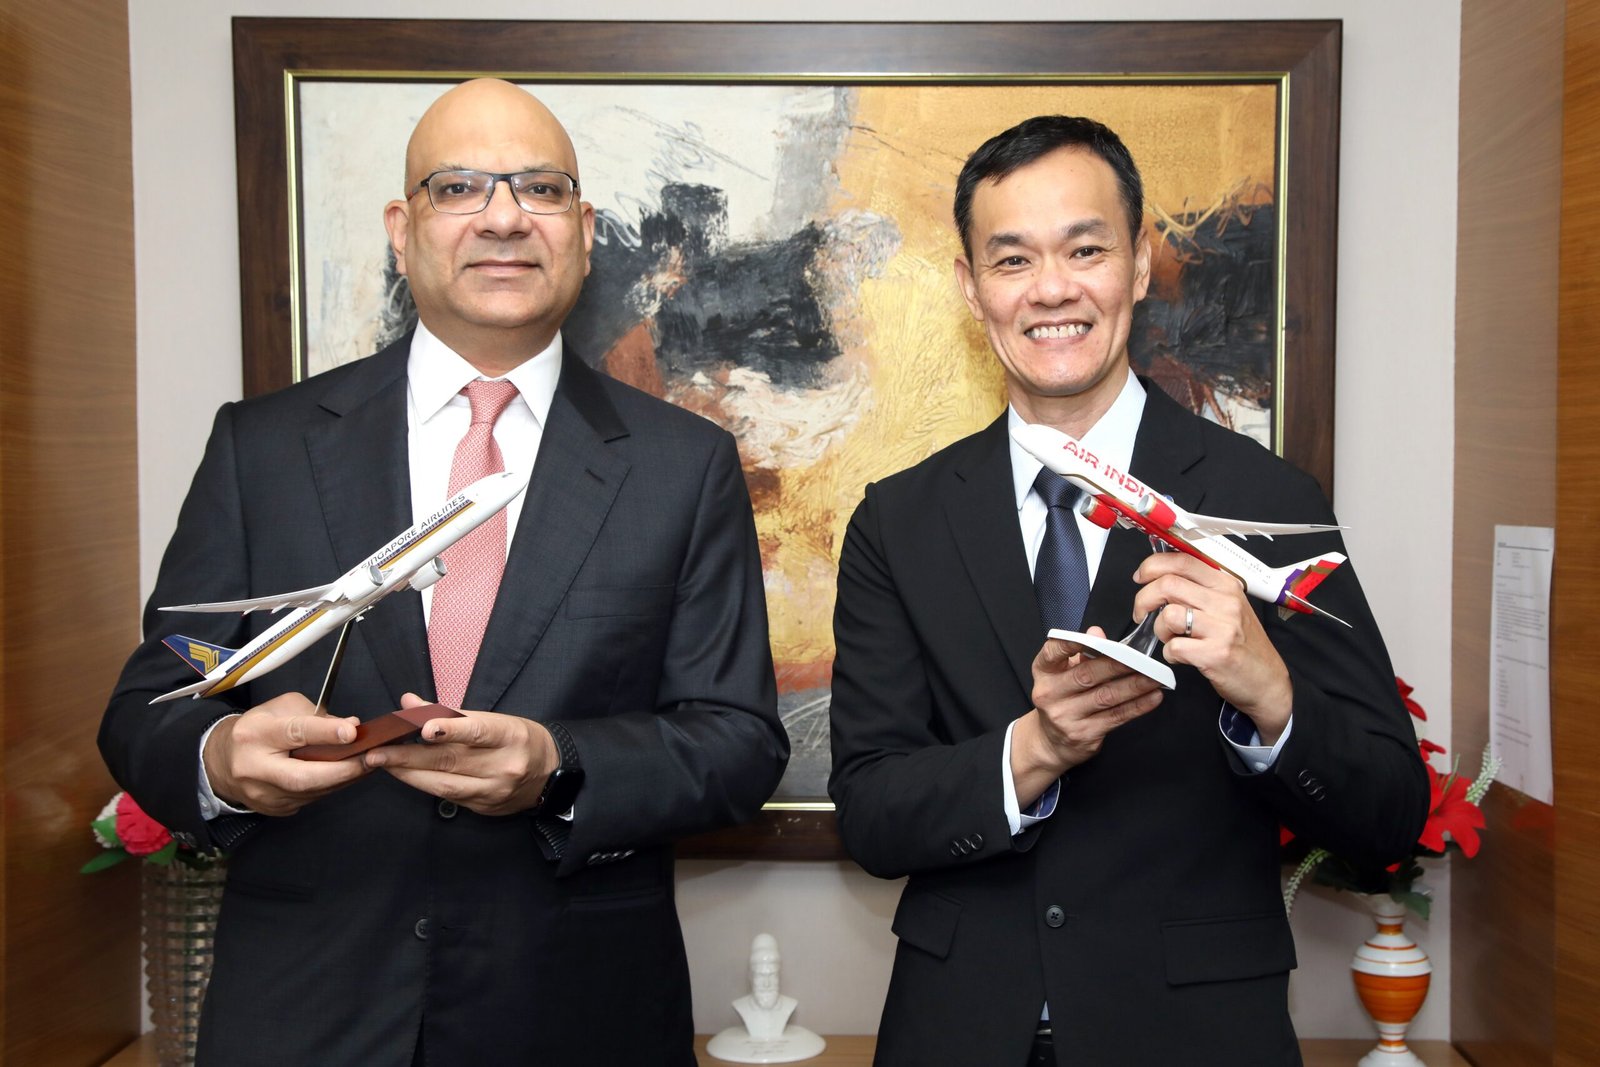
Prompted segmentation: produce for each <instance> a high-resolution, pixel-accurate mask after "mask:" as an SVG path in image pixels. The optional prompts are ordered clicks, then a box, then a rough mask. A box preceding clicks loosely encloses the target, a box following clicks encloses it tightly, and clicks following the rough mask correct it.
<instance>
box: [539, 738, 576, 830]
mask: <svg viewBox="0 0 1600 1067" xmlns="http://www.w3.org/2000/svg"><path fill="white" fill-rule="evenodd" d="M544 728H545V729H546V730H549V731H550V739H551V740H552V741H554V742H555V743H556V755H557V756H558V757H559V759H560V762H559V763H558V764H557V765H556V769H555V770H553V771H551V772H550V777H548V778H546V779H545V780H544V788H543V789H542V790H540V792H539V801H538V803H537V804H535V805H534V810H535V811H540V812H546V813H548V814H553V815H561V814H564V813H565V812H566V810H567V809H568V808H570V807H572V801H573V798H574V797H576V796H577V794H578V787H579V786H581V785H582V784H583V764H582V762H581V761H580V760H579V759H578V746H577V743H576V742H574V741H573V740H572V735H571V734H570V733H568V732H567V728H566V727H565V726H562V725H561V724H560V723H558V722H547V723H545V724H544ZM546 805H549V807H548V808H547V807H546Z"/></svg>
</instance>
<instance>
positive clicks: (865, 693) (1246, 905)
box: [830, 382, 1428, 1067]
mask: <svg viewBox="0 0 1600 1067" xmlns="http://www.w3.org/2000/svg"><path fill="white" fill-rule="evenodd" d="M1145 388H1146V390H1147V392H1148V394H1149V399H1148V400H1147V402H1146V407H1145V413H1144V418H1143V421H1142V422H1141V424H1140V427H1139V433H1138V438H1137V442H1136V446H1135V449H1134V453H1133V461H1132V463H1131V473H1132V474H1134V475H1135V476H1137V477H1138V478H1140V479H1141V480H1143V481H1145V482H1146V483H1147V484H1149V485H1152V486H1155V487H1156V488H1158V489H1160V490H1162V491H1163V492H1166V493H1169V494H1171V495H1172V496H1173V497H1174V499H1176V500H1177V502H1178V503H1179V504H1181V505H1183V506H1184V507H1186V508H1190V509H1203V510H1204V511H1205V512H1206V513H1207V514H1215V515H1225V516H1236V517H1239V518H1243V519H1256V520H1260V521H1272V520H1277V521H1284V522H1331V521H1332V515H1331V513H1330V511H1329V509H1328V506H1327V504H1326V502H1325V501H1324V499H1323V497H1322V494H1321V493H1320V491H1319V490H1318V489H1317V486H1316V484H1315V483H1314V482H1313V481H1312V480H1311V479H1310V478H1308V477H1307V476H1305V475H1304V474H1302V473H1300V472H1299V471H1297V470H1295V469H1293V468H1292V467H1290V466H1289V465H1288V464H1286V463H1284V462H1282V461H1281V460H1279V459H1277V458H1275V457H1273V456H1272V455H1271V454H1270V453H1269V452H1267V451H1266V450H1265V449H1262V448H1261V447H1259V446H1258V445H1256V444H1254V443H1253V442H1251V441H1249V440H1248V439H1246V438H1244V437H1242V436H1240V435H1237V434H1233V433H1229V432H1228V431H1226V430H1223V429H1221V428H1220V427H1217V426H1215V425H1212V424H1211V423H1208V422H1205V421H1203V420H1201V419H1199V418H1196V417H1195V416H1193V415H1190V414H1189V413H1188V412H1186V411H1183V410H1182V409H1181V408H1179V407H1178V406H1177V404H1175V403H1174V402H1173V401H1172V400H1170V399H1168V398H1167V396H1166V395H1165V394H1164V393H1162V391H1161V390H1160V388H1159V387H1156V386H1154V385H1152V384H1150V383H1148V382H1146V383H1145ZM1338 541H1339V539H1338V538H1337V537H1336V536H1334V535H1316V536H1298V537H1286V538H1281V539H1278V540H1277V541H1275V542H1267V541H1265V540H1261V539H1252V541H1251V549H1252V551H1254V552H1256V553H1257V554H1258V555H1259V556H1261V557H1262V558H1263V559H1266V560H1267V561H1268V562H1271V563H1273V564H1274V565H1281V564H1283V563H1289V562H1293V561H1295V560H1298V559H1302V558H1305V557H1307V556H1310V555H1312V554H1313V553H1316V552H1319V551H1328V550H1333V549H1337V548H1338V547H1340V546H1339V543H1338ZM1149 551H1150V549H1149V543H1148V540H1147V538H1146V537H1145V536H1144V535H1143V534H1140V533H1136V532H1133V531H1127V530H1120V529H1118V530H1113V531H1112V533H1111V535H1110V539H1109V540H1108V542H1107V544H1106V550H1105V555H1104V557H1103V559H1102V562H1101V564H1100V569H1099V572H1098V576H1097V580H1096V582H1095V584H1094V588H1093V591H1092V594H1091V597H1090V602H1089V607H1088V612H1087V622H1089V623H1098V624H1100V625H1101V626H1103V627H1104V628H1105V629H1106V630H1107V632H1109V633H1111V634H1112V635H1113V636H1121V634H1122V633H1123V632H1124V631H1125V630H1126V628H1127V627H1128V626H1129V625H1131V623H1130V613H1131V608H1132V600H1133V595H1134V593H1135V591H1136V586H1135V585H1134V583H1133V581H1132V575H1133V572H1134V570H1135V569H1136V568H1137V566H1138V564H1139V561H1140V560H1141V559H1142V558H1144V557H1145V556H1146V555H1148V554H1149ZM1314 599H1315V600H1316V601H1317V602H1318V603H1319V604H1320V605H1321V606H1324V607H1325V608H1326V609H1327V610H1330V611H1332V612H1333V613H1334V614H1336V615H1339V616H1340V617H1341V618H1344V619H1347V620H1348V621H1349V622H1350V623H1351V624H1352V627H1351V628H1346V627H1343V626H1340V625H1338V624H1337V623H1333V622H1330V621H1329V620H1326V619H1319V618H1311V617H1304V616H1297V617H1295V618H1293V619H1291V620H1289V621H1287V622H1284V621H1282V620H1280V619H1279V617H1278V613H1277V611H1276V609H1274V608H1271V607H1267V606H1261V607H1260V609H1259V614H1260V617H1261V618H1262V620H1263V622H1264V624H1265V626H1266V629H1267V632H1268V634H1269V635H1270V636H1271V638H1272V640H1273V642H1274V644H1275V645H1276V647H1277V648H1278V650H1279V651H1280V653H1281V654H1282V655H1283V658H1284V660H1285V661H1286V662H1287V664H1288V667H1289V671H1290V675H1291V677H1292V679H1293V683H1294V729H1293V732H1292V734H1291V737H1290V739H1289V741H1288V742H1287V743H1286V744H1285V746H1284V748H1283V750H1282V751H1281V753H1280V755H1279V758H1278V761H1277V763H1276V764H1275V765H1274V766H1273V767H1272V768H1271V770H1270V771H1268V772H1267V773H1265V774H1261V775H1253V774H1250V773H1248V772H1247V771H1246V769H1245V767H1244V766H1243V764H1242V763H1241V762H1240V761H1239V760H1238V758H1237V757H1236V756H1235V755H1234V754H1233V752H1232V750H1231V749H1230V748H1229V746H1228V744H1227V742H1226V741H1225V740H1224V739H1223V738H1222V737H1221V736H1220V734H1219V731H1218V728H1217V720H1218V713H1219V711H1220V706H1221V702H1220V700H1219V699H1218V697H1217V696H1216V694H1215V692H1214V691H1213V690H1212V689H1211V688H1210V686H1209V685H1207V684H1206V682H1205V680H1204V679H1203V678H1202V677H1201V675H1200V674H1199V673H1198V672H1197V671H1195V670H1193V669H1191V668H1184V667H1179V668H1177V680H1178V688H1177V691H1176V692H1174V693H1170V694H1168V695H1167V697H1166V699H1165V701H1164V703H1163V704H1162V706H1161V707H1159V708H1158V709H1156V710H1155V711H1154V712H1152V713H1150V714H1148V715H1146V716H1145V717H1143V718H1141V719H1138V720H1135V721H1134V722H1132V723H1129V724H1128V725H1125V726H1123V727H1122V728H1120V729H1118V730H1116V731H1114V732H1113V733H1112V734H1111V735H1110V736H1109V737H1108V738H1107V739H1106V742H1105V744H1104V746H1103V748H1102V749H1101V751H1100V753H1099V754H1098V755H1097V756H1096V757H1095V758H1094V759H1092V760H1090V761H1089V762H1087V763H1085V764H1083V765H1082V766H1079V767H1077V768H1075V769H1074V770H1073V771H1072V772H1071V773H1070V774H1069V775H1068V776H1067V778H1066V780H1065V781H1064V783H1063V785H1062V791H1061V798H1060V803H1059V806H1058V807H1057V809H1056V811H1055V813H1054V815H1052V816H1051V817H1050V818H1049V819H1047V820H1045V821H1044V822H1043V823H1041V824H1039V825H1037V826H1036V827H1035V828H1032V829H1030V830H1028V831H1026V832H1024V833H1023V834H1021V835H1019V836H1018V837H1015V838H1013V837H1012V836H1011V835H1010V833H1009V830H1008V827H1007V824H1006V817H1005V813H1004V810H1003V803H1002V787H1001V773H1002V768H1001V751H1002V743H1003V740H1004V735H1005V729H1006V725H1007V724H1008V723H1009V722H1010V721H1012V720H1013V719H1015V718H1017V717H1018V716H1019V715H1021V714H1022V713H1023V712H1025V711H1027V710H1028V709H1029V708H1030V707H1031V706H1032V702H1031V699H1030V696H1029V694H1030V691H1031V688H1032V673H1031V663H1032V660H1033V657H1034V655H1035V654H1036V653H1037V652H1038V650H1039V646H1040V645H1041V644H1042V643H1043V638H1044V630H1045V628H1044V626H1043V624H1042V623H1041V622H1040V619H1039V614H1038V608H1037V606H1036V604H1035V601H1034V596H1033V586H1032V582H1031V579H1030V578H1029V574H1028V565H1027V556H1026V553H1025V550H1024V548H1023V544H1022V537H1021V533H1020V530H1019V527H1018V522H1017V510H1016V498H1015V495H1014V492H1013V489H1012V478H1011V464H1010V457H1009V453H1008V449H1007V436H1006V429H1005V417H1004V416H1003V415H1002V417H1001V418H1000V419H999V420H998V421H996V422H995V423H994V424H993V425H991V426H990V427H988V428H987V429H985V430H983V431H981V432H979V433H977V434H975V435H973V436H971V437H968V438H966V439H964V440H962V441H959V442H957V443H956V444H954V445H952V446H950V447H949V448H947V449H945V450H943V451H942V452H939V453H937V454H935V455H934V456H932V457H930V458H929V459H928V460H926V461H924V462H923V463H921V464H919V465H918V466H916V467H913V468H911V469H910V470H907V471H903V472H901V473H900V474H897V475H895V476H893V477H891V478H888V479H885V480H884V481H882V482H880V483H877V484H875V485H871V486H868V488H867V492H866V498H865V500H864V501H863V502H862V504H861V506H860V507H859V508H858V509H857V511H856V513H855V516H854V517H853V519H852V520H851V522H850V525H849V528H848V530H847V532H846V535H845V543H844V548H843V555H842V558H841V560H840V565H839V598H838V604H837V608H836V613H835V616H834V633H835V639H836V641H837V644H838V658H837V660H836V661H835V665H834V677H833V709H832V718H833V759H834V764H833V777H832V781H831V783H830V791H831V793H832V795H833V798H834V800H835V801H836V802H837V804H838V807H839V820H840V822H839V825H840V830H841V832H842V834H843V836H844V841H845V845H846V847H847V848H848V849H849V851H850V853H851V855H853V856H854V857H855V858H856V860H857V861H858V862H860V863H861V865H862V866H863V867H865V868H866V869H867V870H868V871H870V872H871V873H873V874H876V875H879V876H882V877H898V876H901V875H907V874H909V875H910V879H909V881H908V882H907V884H906V889H905V892H904V894H903V895H902V897H901V901H900V906H899V909H898V911H897V912H896V914H895V919H894V932H895V933H896V935H897V936H898V937H899V938H900V944H899V948H898V950H897V952H896V956H895V965H894V972H893V979H892V981H891V983H890V988H889V994H888V1001H887V1003H886V1004H885V1006H884V1012H883V1022H882V1027H881V1030H880V1033H879V1044H878V1062H879V1063H883V1064H906V1065H911V1064H916V1065H919V1067H921V1065H928V1064H939V1065H945V1064H959V1065H965V1064H970V1065H973V1067H980V1065H981V1067H996V1065H999V1067H1009V1065H1011V1064H1021V1063H1022V1062H1023V1061H1024V1057H1025V1056H1026V1053H1027V1049H1028V1044H1029V1042H1030V1040H1031V1035H1032V1033H1033V1031H1034V1028H1035V1026H1036V1024H1037V1022H1038V1019H1039V1008H1040V1005H1041V1004H1043V1003H1045V1002H1046V1001H1048V1003H1049V1007H1050V1017H1051V1019H1052V1020H1053V1024H1054V1031H1055V1046H1056V1048H1057V1049H1058V1050H1060V1051H1059V1052H1058V1055H1059V1057H1060V1062H1061V1063H1062V1064H1094V1065H1096V1067H1105V1065H1109V1064H1130V1065H1148V1064H1157V1063H1183V1064H1210V1063H1216V1064H1241V1063H1249V1064H1285V1063H1298V1062H1299V1054H1298V1051H1297V1048H1296V1043H1295V1036H1294V1030H1293V1028H1292V1026H1291V1025H1290V1021H1289V1017H1288V1011H1287V1006H1286V994H1285V990H1286V987H1287V983H1288V972H1289V970H1290V969H1291V968H1292V967H1293V966H1294V945H1293V941H1292V939H1291V936H1290V932H1289V926H1288V923H1287V921H1286V920H1285V917H1284V911H1283V902H1282V900H1281V899H1280V897H1279V870H1280V868H1279V861H1278V824H1279V822H1280V821H1282V822H1285V823H1287V824H1288V825H1289V826H1290V827H1292V828H1293V829H1295V830H1296V831H1297V832H1298V833H1300V834H1302V835H1304V836H1306V837H1308V838H1310V839H1311V840H1314V841H1316V842H1318V843H1320V844H1323V845H1326V846H1327V847H1329V848H1332V849H1335V850H1336V851H1338V852H1339V853H1340V854H1342V855H1346V856H1350V857H1353V858H1366V859H1371V860H1380V861H1384V862H1387V861H1388V860H1389V859H1393V858H1395V857H1398V856H1399V855H1400V854H1402V853H1403V852H1404V851H1405V850H1406V848H1407V847H1408V846H1409V845H1410V844H1412V843H1414V842H1415V841H1416V836H1417V834H1418V832H1420V829H1421V826H1422V822H1423V819H1424V818H1425V815H1426V808H1427V801H1428V787H1427V783H1426V779H1425V777H1424V772H1423V768H1422V764H1421V761H1420V759H1419V757H1418V754H1417V746H1416V741H1415V734H1414V732H1413V730H1412V727H1411V724H1410V721H1409V719H1408V718H1407V715H1406V712H1405V710H1404V708H1403V706H1402V705H1401V703H1400V701H1399V698H1398V695H1397V693H1396V690H1395V685H1394V680H1393V673H1392V670H1391V668H1390V665H1389V661H1388V656H1387V653H1386V652H1385V651H1384V647H1383V643H1382V640H1381V638H1380V637H1379V635H1378V631H1377V628H1376V626H1375V625H1374V623H1373V620H1372V616H1371V614H1370V612H1369V611H1368V609H1367V606H1366V603H1365V600H1364V598H1363V597H1362V594H1361V590H1360V588H1359V586H1358V585H1357V583H1356V577H1355V574H1354V573H1353V571H1352V568H1351V567H1350V565H1349V564H1346V565H1345V566H1344V567H1342V568H1340V569H1339V570H1338V571H1337V572H1336V573H1335V574H1334V575H1333V576H1332V577H1331V578H1329V579H1328V580H1327V581H1325V582H1324V583H1323V584H1322V585H1321V586H1319V587H1318V589H1317V591H1316V594H1315V596H1314Z"/></svg>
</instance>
